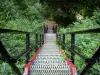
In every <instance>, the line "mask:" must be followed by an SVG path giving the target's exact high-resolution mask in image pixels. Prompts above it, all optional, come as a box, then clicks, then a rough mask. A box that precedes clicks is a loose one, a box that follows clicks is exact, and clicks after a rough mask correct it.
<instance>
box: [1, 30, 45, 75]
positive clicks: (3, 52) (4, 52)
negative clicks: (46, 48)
mask: <svg viewBox="0 0 100 75" xmlns="http://www.w3.org/2000/svg"><path fill="white" fill-rule="evenodd" d="M0 33H7V34H8V33H10V34H25V35H26V51H25V52H23V53H21V54H20V55H19V56H17V57H14V58H13V57H11V56H10V55H9V53H8V52H7V50H6V49H5V48H4V45H3V44H2V42H1V41H0V53H1V55H2V57H3V61H6V62H7V63H8V64H9V65H10V66H11V67H12V69H13V70H14V71H15V73H16V74H18V75H22V74H21V72H20V70H19V69H18V67H17V66H16V65H15V64H14V63H16V62H17V61H18V60H19V59H20V58H21V57H22V56H24V55H26V63H28V61H29V58H30V56H29V53H30V51H32V50H31V49H30V34H32V33H33V32H25V31H18V30H12V29H2V28H0ZM36 34H37V35H38V33H36ZM40 35H41V34H40ZM43 39H44V37H43V33H42V36H41V38H40V42H38V38H37V37H36V40H37V41H36V45H35V46H37V45H39V44H40V46H41V45H42V44H43ZM41 43H42V44H41Z"/></svg>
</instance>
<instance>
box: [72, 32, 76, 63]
mask: <svg viewBox="0 0 100 75" xmlns="http://www.w3.org/2000/svg"><path fill="white" fill-rule="evenodd" d="M71 50H72V51H74V50H75V34H71ZM74 58H75V54H74V53H73V52H71V60H72V62H73V64H74Z"/></svg>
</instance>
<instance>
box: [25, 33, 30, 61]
mask: <svg viewBox="0 0 100 75" xmlns="http://www.w3.org/2000/svg"><path fill="white" fill-rule="evenodd" d="M29 50H30V34H29V33H27V34H26V52H28V51H29ZM29 59H30V52H28V53H27V54H26V63H28V61H29Z"/></svg>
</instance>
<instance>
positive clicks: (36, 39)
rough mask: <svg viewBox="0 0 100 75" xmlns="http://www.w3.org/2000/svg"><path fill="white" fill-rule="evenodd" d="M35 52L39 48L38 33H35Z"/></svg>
mask: <svg viewBox="0 0 100 75" xmlns="http://www.w3.org/2000/svg"><path fill="white" fill-rule="evenodd" d="M35 45H36V46H35V52H37V49H38V33H36V34H35Z"/></svg>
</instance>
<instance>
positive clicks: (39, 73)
mask: <svg viewBox="0 0 100 75" xmlns="http://www.w3.org/2000/svg"><path fill="white" fill-rule="evenodd" d="M52 32H53V31H52V30H49V31H48V33H46V34H45V41H46V43H45V44H44V45H43V46H42V48H41V50H40V51H39V53H38V55H37V56H36V58H35V60H34V61H33V62H32V64H31V65H30V68H29V74H26V75H75V74H72V73H71V67H70V65H68V63H67V61H66V59H65V60H63V58H64V56H63V54H62V53H61V52H60V51H59V49H58V48H57V46H56V44H55V41H56V35H55V34H53V33H52Z"/></svg>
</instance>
